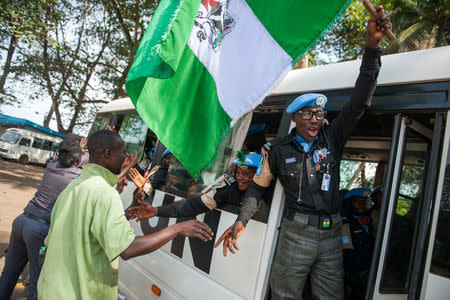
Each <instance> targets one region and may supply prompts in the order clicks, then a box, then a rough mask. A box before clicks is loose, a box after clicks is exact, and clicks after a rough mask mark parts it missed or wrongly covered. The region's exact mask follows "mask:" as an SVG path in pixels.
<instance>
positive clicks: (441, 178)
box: [91, 46, 450, 300]
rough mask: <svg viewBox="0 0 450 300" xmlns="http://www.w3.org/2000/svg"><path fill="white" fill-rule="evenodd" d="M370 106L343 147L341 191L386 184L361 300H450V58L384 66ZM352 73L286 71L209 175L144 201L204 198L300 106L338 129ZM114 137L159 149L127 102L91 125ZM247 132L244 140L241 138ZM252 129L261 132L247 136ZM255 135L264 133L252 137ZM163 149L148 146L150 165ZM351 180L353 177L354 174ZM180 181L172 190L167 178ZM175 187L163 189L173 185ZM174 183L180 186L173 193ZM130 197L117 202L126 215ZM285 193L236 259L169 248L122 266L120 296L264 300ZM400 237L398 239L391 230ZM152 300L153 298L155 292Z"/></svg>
mask: <svg viewBox="0 0 450 300" xmlns="http://www.w3.org/2000/svg"><path fill="white" fill-rule="evenodd" d="M382 63H383V66H382V68H381V72H380V76H379V79H378V86H377V89H376V91H375V94H374V97H373V100H372V106H371V108H370V109H369V110H368V111H367V112H366V113H365V114H364V116H363V117H362V119H361V120H360V122H359V123H358V125H357V127H356V128H355V129H354V131H353V134H352V136H351V138H350V140H349V141H348V142H347V144H346V146H345V151H344V156H343V161H342V163H341V183H340V185H341V188H342V189H344V188H353V187H357V186H361V185H363V186H370V187H374V186H376V185H379V184H384V194H383V201H382V206H381V210H380V219H379V225H378V230H377V235H376V243H375V248H374V253H373V260H372V265H371V269H370V279H369V283H368V288H367V291H366V299H448V297H449V295H450V242H449V241H450V155H449V140H450V122H449V117H450V100H449V93H450V68H449V66H450V46H447V47H441V48H434V49H428V50H422V51H415V52H409V53H402V54H394V55H387V56H383V57H382ZM359 66H360V61H359V60H356V61H348V62H342V63H337V64H332V65H325V66H316V67H312V68H308V69H300V70H293V71H291V72H290V73H289V74H288V75H287V76H286V78H284V79H283V81H282V82H281V83H280V84H279V85H278V86H277V87H276V88H275V89H274V90H273V92H272V93H271V94H270V95H269V96H268V97H267V98H266V99H265V101H264V102H263V103H262V104H261V105H260V106H258V107H257V108H256V109H255V110H254V111H253V112H251V113H249V114H248V115H247V116H245V117H243V118H242V119H241V120H240V122H238V123H237V124H236V126H235V127H234V128H233V129H232V130H231V132H230V134H229V135H228V136H227V137H226V138H225V140H224V141H223V143H222V144H221V145H220V147H219V149H218V156H217V160H216V162H215V163H214V165H213V167H212V168H211V170H209V171H208V172H203V173H202V175H201V178H200V180H199V181H197V182H196V181H193V180H192V178H189V176H188V175H187V174H186V172H185V170H184V169H183V167H182V166H181V165H179V164H178V165H177V164H175V165H172V166H171V167H170V168H169V172H168V180H167V182H166V184H165V186H164V187H163V188H162V189H161V190H157V191H156V193H155V196H154V198H153V199H148V201H150V202H152V203H153V205H154V206H159V205H162V204H169V203H172V202H173V201H178V200H180V199H181V198H183V197H188V196H190V195H193V194H195V193H198V192H199V191H201V190H202V187H203V186H205V185H208V184H209V183H211V182H212V181H214V179H215V178H217V177H218V176H220V175H221V174H223V173H225V172H226V169H227V167H228V165H229V164H230V163H231V161H232V159H233V153H234V152H235V150H239V149H245V150H248V151H255V150H256V151H259V149H260V147H261V146H262V144H264V143H265V142H266V141H269V140H271V139H273V138H275V137H277V136H283V135H287V134H288V132H289V128H290V127H291V126H292V124H291V118H290V116H289V115H288V114H287V113H286V112H285V108H286V107H287V105H288V104H289V103H290V102H291V101H292V100H293V99H294V98H296V97H297V96H298V95H301V94H303V93H308V92H319V93H324V94H325V95H327V97H328V99H329V100H328V104H327V110H328V115H327V117H328V118H329V119H330V121H331V120H332V119H333V118H335V117H336V115H337V114H338V112H339V111H340V110H341V109H342V107H343V105H344V103H346V101H347V100H349V98H350V94H351V90H352V87H353V86H354V83H355V80H356V78H357V76H358V70H359ZM107 126H119V127H120V131H119V134H121V136H122V137H123V138H124V140H125V142H126V148H127V150H128V151H134V150H138V151H140V152H141V153H147V152H148V150H149V149H150V148H151V147H153V146H154V145H155V144H156V141H157V140H156V137H155V136H154V134H153V133H152V132H151V131H149V130H148V129H147V127H146V126H145V124H144V123H143V122H142V120H141V119H140V118H139V116H138V115H137V113H136V110H135V109H134V107H133V105H132V103H131V101H130V100H129V99H127V98H125V99H120V100H116V101H112V102H111V103H110V104H108V105H105V106H104V107H103V108H102V109H101V110H100V111H99V112H98V115H97V118H96V120H95V122H94V125H93V127H92V130H91V132H92V131H95V130H97V129H100V128H106V127H107ZM249 128H250V130H249ZM252 128H259V131H258V130H256V132H257V133H256V134H252V135H247V134H248V133H249V132H253V133H254V132H255V130H252ZM261 129H262V130H261ZM163 150H164V149H163V148H162V147H161V145H158V146H157V150H156V161H158V159H159V157H160V156H161V152H162V151H163ZM355 170H356V171H355ZM171 176H172V177H173V178H176V179H177V178H178V179H180V178H181V179H182V180H181V179H180V180H175V181H174V180H169V179H170V177H171ZM173 178H172V179H173ZM173 182H177V184H173ZM133 190H134V186H133V185H132V184H130V186H129V187H128V188H127V189H126V190H125V191H124V193H123V194H122V199H123V202H124V207H127V206H128V205H129V204H130V202H131V195H132V192H133ZM283 205H284V192H283V188H282V187H281V185H280V183H279V181H277V182H276V183H275V184H274V185H273V189H272V191H269V193H266V195H265V197H264V201H261V204H260V207H259V212H258V213H257V215H255V216H254V218H253V219H252V220H251V221H250V222H249V223H248V225H247V228H246V230H245V232H244V233H243V235H242V236H241V237H240V238H239V240H238V245H239V247H240V250H239V251H238V252H237V254H236V255H232V254H228V256H227V257H224V256H223V255H222V249H221V248H217V249H214V248H213V244H214V241H211V242H208V243H203V242H200V241H198V240H195V239H189V238H183V237H177V238H176V239H174V240H173V241H172V242H170V243H168V244H166V245H165V246H164V247H162V248H161V249H160V250H158V251H155V252H153V253H151V254H147V255H144V256H140V257H136V258H134V259H130V260H128V261H122V260H121V261H120V264H119V291H120V296H121V297H122V298H126V299H215V300H219V299H265V298H267V297H268V289H269V286H268V285H269V284H268V278H269V273H270V266H271V262H272V257H273V253H274V249H275V246H276V242H277V236H278V230H277V228H278V226H279V224H280V221H281V219H282V215H283ZM238 212H239V207H223V208H222V209H220V210H219V209H216V210H213V211H211V212H209V213H206V214H203V215H200V216H198V217H197V218H198V219H199V220H201V221H204V222H206V223H207V224H209V226H210V227H211V228H212V230H213V231H214V232H215V233H216V235H215V239H217V238H218V237H217V236H220V234H222V233H223V231H224V230H225V229H226V228H228V227H229V226H230V225H231V224H232V223H233V222H234V221H235V219H236V215H237V213H238ZM399 218H401V219H402V220H407V223H408V226H404V227H402V228H397V227H396V226H397V225H396V224H398V222H397V221H398V219H399ZM179 221H182V220H177V219H174V218H153V219H150V220H144V221H141V222H140V223H137V222H135V221H131V224H132V227H133V228H134V230H135V232H136V234H149V233H152V232H154V231H156V230H159V229H161V228H163V227H165V226H168V225H170V224H174V223H176V222H179ZM158 290H159V291H160V296H158V295H157V294H158V293H157V291H158Z"/></svg>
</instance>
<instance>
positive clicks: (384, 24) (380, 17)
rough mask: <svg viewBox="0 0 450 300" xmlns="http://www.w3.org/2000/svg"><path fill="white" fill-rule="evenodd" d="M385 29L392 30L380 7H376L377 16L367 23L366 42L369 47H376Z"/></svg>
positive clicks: (386, 16) (389, 21)
mask: <svg viewBox="0 0 450 300" xmlns="http://www.w3.org/2000/svg"><path fill="white" fill-rule="evenodd" d="M387 29H391V30H392V23H391V20H390V19H389V16H388V14H387V13H386V12H385V11H384V8H383V6H382V5H380V6H378V7H377V16H376V17H372V18H370V20H369V22H368V23H367V40H366V44H367V46H369V47H378V46H379V44H380V41H381V39H382V38H383V37H384V36H385V32H386V31H387Z"/></svg>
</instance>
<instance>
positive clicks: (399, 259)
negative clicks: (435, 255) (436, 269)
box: [366, 113, 448, 299]
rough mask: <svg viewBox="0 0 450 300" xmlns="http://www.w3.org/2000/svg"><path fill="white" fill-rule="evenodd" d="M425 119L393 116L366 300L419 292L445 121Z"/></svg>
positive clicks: (414, 295)
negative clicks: (418, 119)
mask: <svg viewBox="0 0 450 300" xmlns="http://www.w3.org/2000/svg"><path fill="white" fill-rule="evenodd" d="M429 116H430V117H428V118H426V122H424V120H421V122H418V121H416V120H414V119H413V118H411V117H409V116H407V115H403V114H398V115H396V116H395V119H394V128H393V134H392V143H391V149H390V153H389V160H388V166H387V170H386V175H385V180H384V187H385V188H384V193H383V198H382V199H383V200H382V205H381V212H380V220H379V229H378V232H377V236H376V244H375V249H374V254H373V259H372V265H371V271H370V276H369V282H368V288H367V292H366V299H419V298H420V294H421V291H422V290H424V287H422V283H423V282H424V278H426V276H428V269H427V268H425V265H427V264H428V265H429V262H428V263H427V256H429V254H430V253H429V251H428V250H429V248H430V247H428V245H429V242H430V229H431V225H432V220H434V219H435V217H436V212H437V211H435V210H434V207H435V206H436V204H437V205H439V201H440V198H439V199H438V200H439V201H438V202H437V203H436V201H435V198H436V196H437V192H438V191H437V188H436V185H437V182H438V181H439V179H440V178H439V176H438V174H439V173H438V169H439V168H440V165H441V157H442V156H444V155H443V153H442V147H443V145H444V144H445V142H444V138H443V133H444V126H445V118H446V115H444V114H441V113H436V114H434V115H433V114H429ZM447 129H448V128H447ZM447 131H448V130H447ZM447 145H448V139H447ZM446 155H447V153H445V156H446ZM443 161H446V160H443Z"/></svg>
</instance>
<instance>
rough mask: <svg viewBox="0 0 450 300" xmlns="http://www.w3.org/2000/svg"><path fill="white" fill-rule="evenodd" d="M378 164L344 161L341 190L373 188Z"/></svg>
mask: <svg viewBox="0 0 450 300" xmlns="http://www.w3.org/2000/svg"><path fill="white" fill-rule="evenodd" d="M377 165H378V164H377V163H371V162H365V161H362V162H360V161H352V160H342V161H341V167H340V177H341V182H340V184H339V189H340V190H342V189H346V190H351V189H353V188H358V187H367V188H373V187H374V181H375V172H376V170H377Z"/></svg>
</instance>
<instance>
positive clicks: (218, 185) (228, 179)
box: [200, 174, 236, 194]
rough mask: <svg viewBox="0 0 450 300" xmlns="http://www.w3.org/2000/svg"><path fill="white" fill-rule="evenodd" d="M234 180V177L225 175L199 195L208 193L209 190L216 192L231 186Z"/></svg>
mask: <svg viewBox="0 0 450 300" xmlns="http://www.w3.org/2000/svg"><path fill="white" fill-rule="evenodd" d="M235 181H236V179H234V177H230V176H228V175H227V174H224V175H222V176H220V177H219V178H217V180H216V181H214V182H213V183H212V184H211V185H209V186H207V187H206V188H205V189H204V190H203V191H201V192H200V193H201V194H206V193H209V192H210V191H211V190H216V189H220V188H223V187H225V186H228V185H231V184H232V183H233V182H235Z"/></svg>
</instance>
